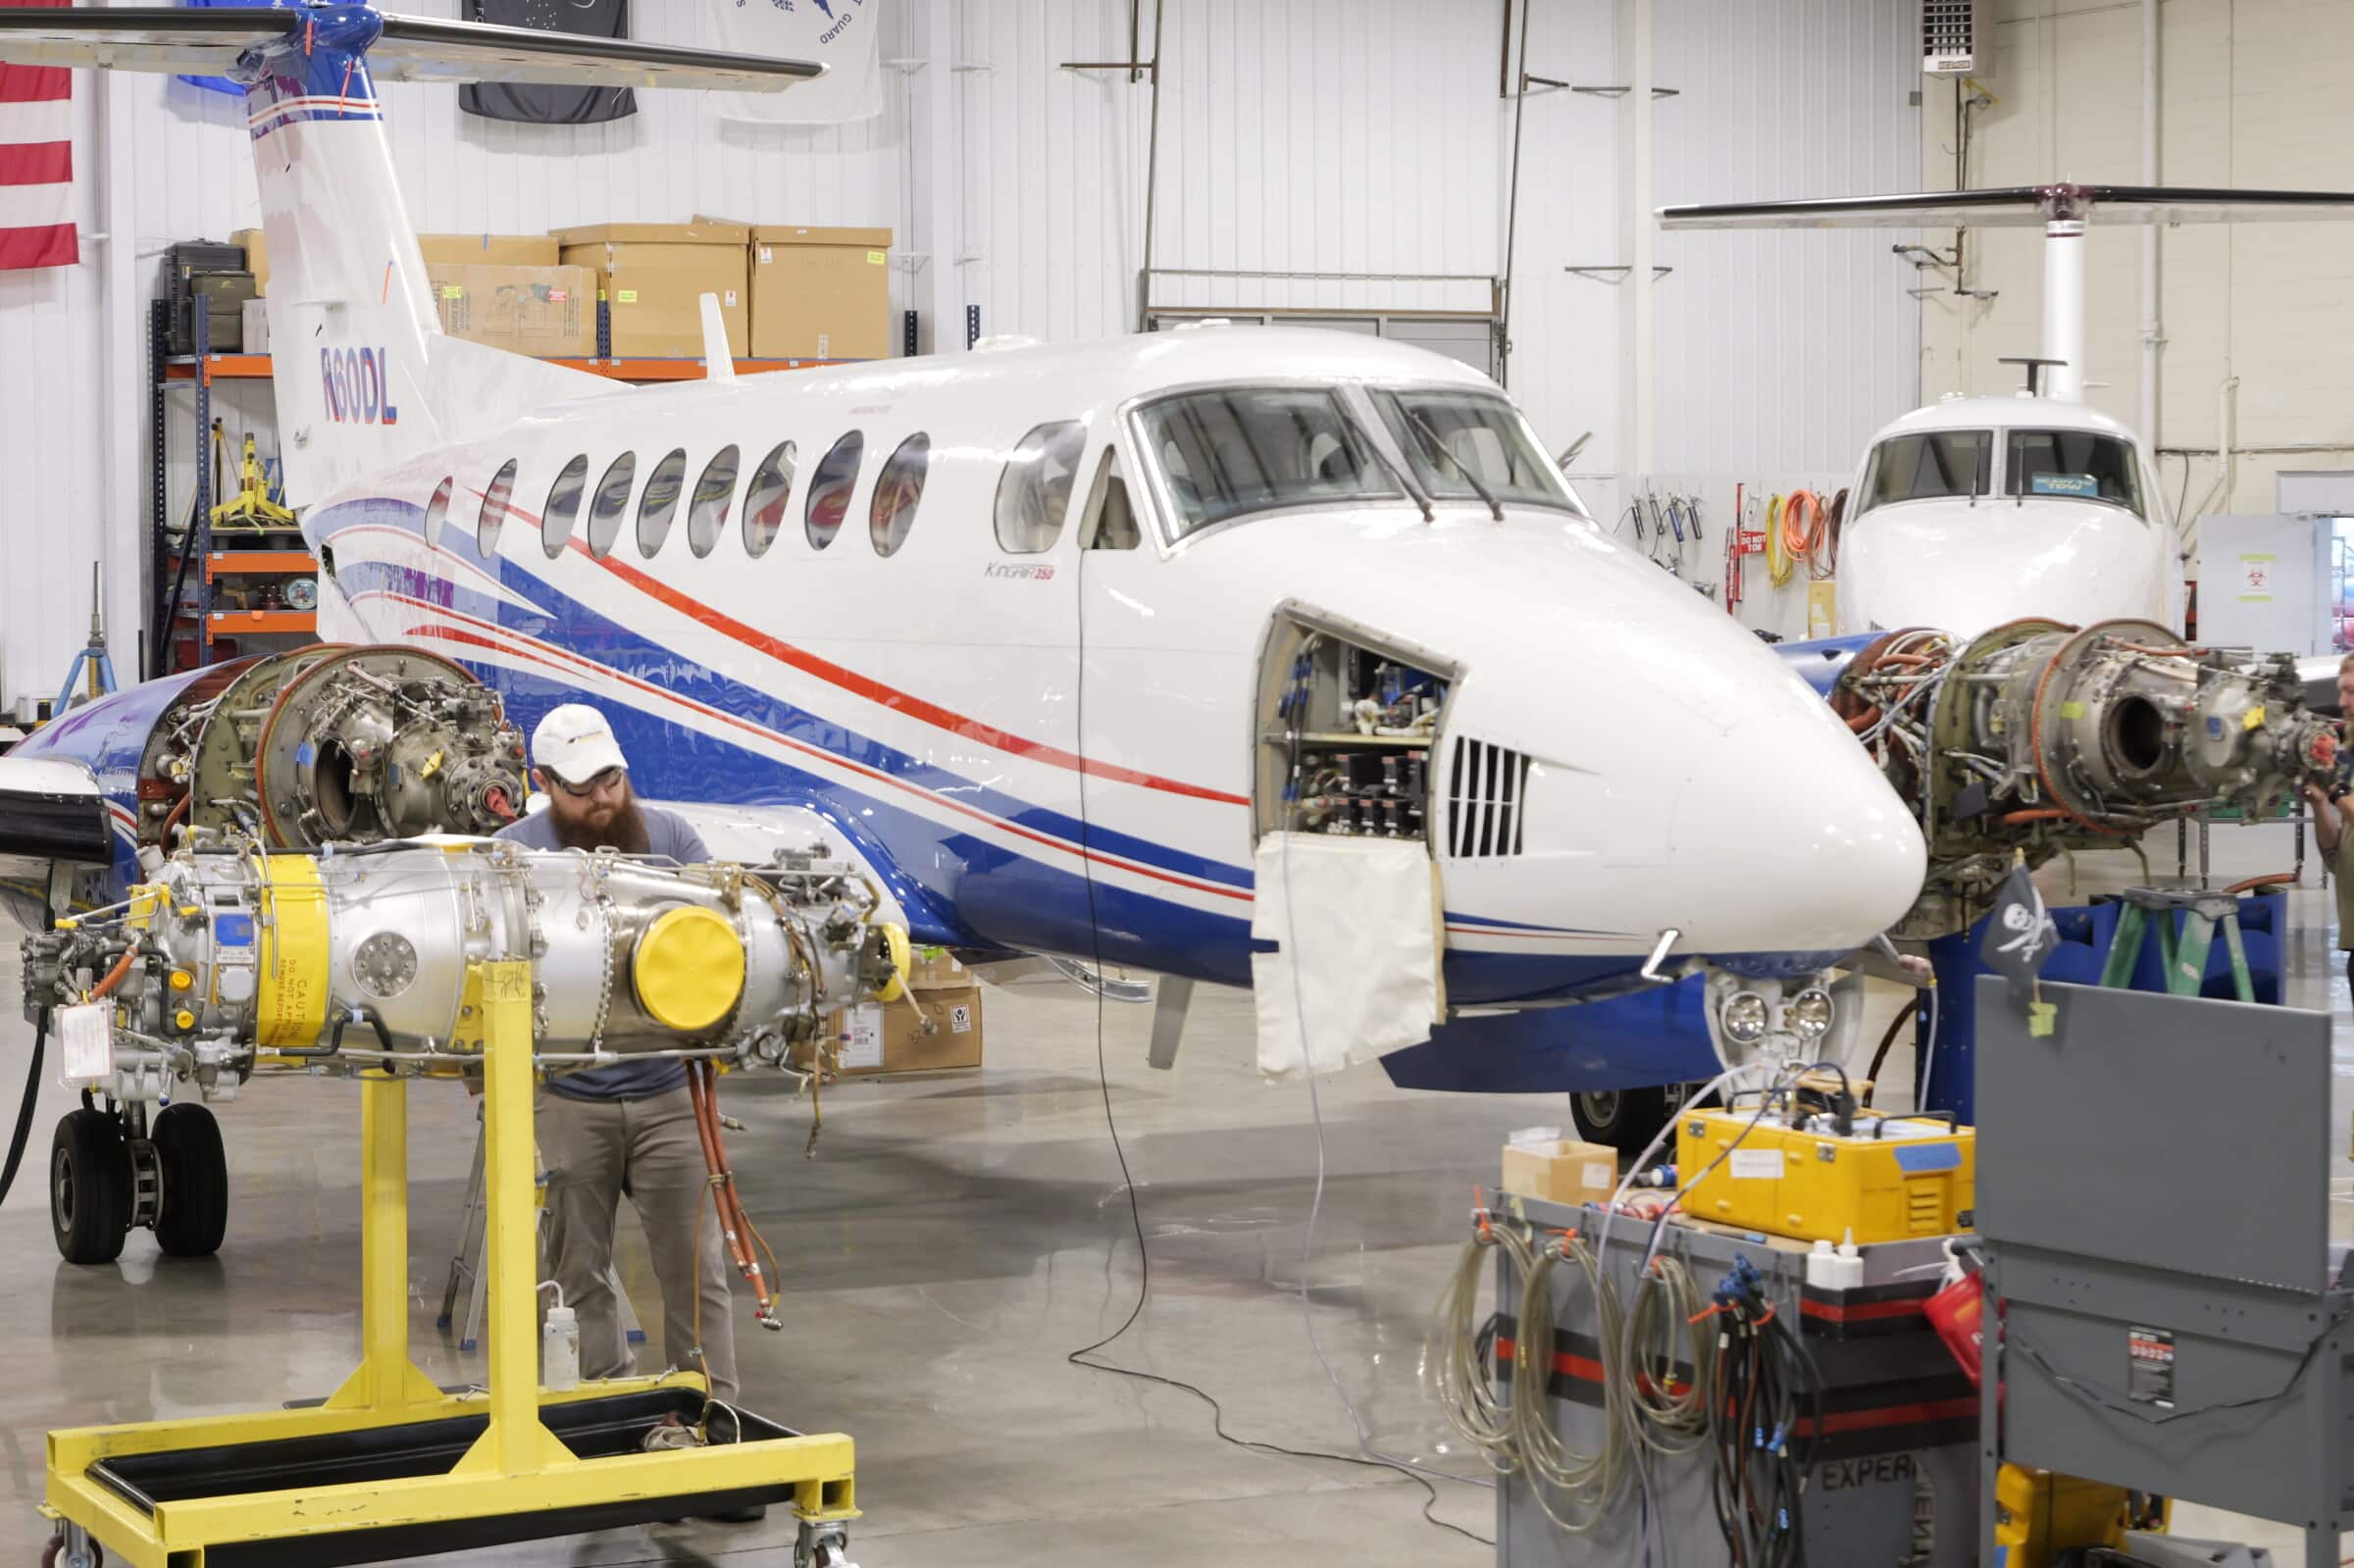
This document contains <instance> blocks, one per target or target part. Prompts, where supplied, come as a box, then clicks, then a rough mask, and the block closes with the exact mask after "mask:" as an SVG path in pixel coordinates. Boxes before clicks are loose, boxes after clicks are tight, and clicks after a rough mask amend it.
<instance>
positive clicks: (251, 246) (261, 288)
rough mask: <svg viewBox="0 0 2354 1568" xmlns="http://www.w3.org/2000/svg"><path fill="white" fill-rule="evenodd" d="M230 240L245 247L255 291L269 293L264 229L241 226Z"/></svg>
mask: <svg viewBox="0 0 2354 1568" xmlns="http://www.w3.org/2000/svg"><path fill="white" fill-rule="evenodd" d="M229 242H230V244H232V245H242V246H243V247H244V248H245V270H246V271H247V272H249V273H251V274H253V291H254V292H255V293H256V294H267V293H269V292H270V245H269V241H268V240H267V239H265V238H264V237H263V235H262V231H261V230H260V229H258V228H240V229H238V230H237V231H236V232H235V233H233V234H231V235H230V236H229ZM256 352H259V350H256Z"/></svg>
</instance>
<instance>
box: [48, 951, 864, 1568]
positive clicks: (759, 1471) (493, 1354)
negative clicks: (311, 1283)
mask: <svg viewBox="0 0 2354 1568" xmlns="http://www.w3.org/2000/svg"><path fill="white" fill-rule="evenodd" d="M473 967H474V969H475V971H476V973H475V975H474V976H473V977H472V978H473V979H474V980H476V981H478V982H479V983H480V988H479V992H478V994H479V995H480V996H481V997H482V998H483V1006H484V1012H485V1018H484V1026H485V1028H484V1056H485V1064H484V1077H485V1081H486V1082H485V1103H484V1119H483V1125H484V1141H485V1163H486V1170H485V1183H486V1205H487V1216H488V1218H487V1235H486V1240H485V1244H484V1252H485V1258H486V1268H487V1270H488V1324H487V1330H486V1339H487V1340H488V1343H489V1362H490V1367H489V1379H488V1383H487V1391H467V1392H463V1393H455V1394H450V1393H444V1392H442V1391H440V1390H439V1389H438V1388H436V1387H435V1385H434V1383H433V1382H432V1380H431V1379H429V1378H427V1377H426V1375H425V1374H424V1373H423V1372H422V1371H420V1370H418V1368H417V1366H416V1364H415V1363H414V1362H413V1361H411V1360H410V1359H409V1300H408V1262H409V1251H408V1086H407V1084H406V1083H405V1082H404V1081H403V1080H401V1079H399V1078H395V1077H392V1076H389V1075H388V1074H385V1073H383V1072H378V1071H370V1072H368V1073H367V1074H366V1075H364V1076H363V1078H362V1079H361V1091H360V1092H361V1100H360V1125H361V1162H362V1167H363V1169H362V1175H361V1201H362V1204H363V1210H362V1220H361V1236H362V1254H363V1262H362V1270H361V1274H362V1280H361V1294H362V1303H363V1305H362V1343H363V1350H362V1355H361V1359H360V1365H359V1367H358V1369H357V1370H355V1371H354V1372H353V1373H352V1374H351V1376H350V1377H349V1378H348V1379H347V1380H345V1382H344V1384H343V1386H342V1387H341V1388H339V1389H337V1390H336V1391H334V1393H333V1395H331V1396H330V1397H329V1398H328V1399H327V1401H326V1402H325V1403H324V1404H321V1405H319V1406H316V1407H313V1408H307V1409H293V1410H271V1411H261V1412H255V1413H252V1414H246V1415H233V1416H217V1417H204V1418H199V1419H195V1420H186V1421H156V1422H147V1423H142V1424H139V1425H134V1426H120V1427H81V1428H76V1429H73V1430H69V1431H62V1432H52V1433H50V1434H49V1440H48V1441H49V1464H48V1470H49V1474H48V1488H47V1493H46V1501H45V1503H44V1505H43V1507H42V1509H41V1512H42V1513H43V1514H44V1515H45V1516H47V1517H48V1518H50V1519H52V1520H54V1521H56V1522H58V1524H59V1525H60V1528H61V1531H62V1533H63V1535H64V1538H65V1543H66V1550H65V1551H64V1552H62V1553H61V1554H60V1558H59V1562H60V1565H61V1568H64V1565H67V1564H71V1563H73V1562H74V1560H75V1554H76V1552H77V1551H78V1550H79V1549H80V1548H81V1546H82V1544H83V1543H84V1542H85V1541H86V1540H89V1539H94V1540H95V1541H96V1542H97V1543H99V1544H100V1545H102V1546H103V1547H104V1548H105V1550H106V1554H107V1558H108V1560H109V1561H110V1562H124V1563H128V1564H131V1565H133V1568H207V1565H208V1564H209V1565H210V1568H234V1565H235V1564H238V1563H268V1564H297V1563H308V1564H333V1563H352V1562H367V1561H374V1560H379V1559H381V1558H384V1557H392V1556H401V1555H408V1554H411V1553H417V1552H426V1551H434V1550H446V1549H453V1548H455V1547H458V1546H464V1545H476V1546H479V1545H486V1544H490V1543H496V1542H511V1541H524V1540H535V1539H542V1538H545V1537H548V1536H558V1535H569V1534H574V1533H577V1532H580V1531H583V1530H588V1529H598V1528H606V1527H609V1526H613V1525H618V1524H624V1523H633V1522H639V1521H642V1520H645V1519H652V1518H663V1517H677V1516H679V1515H682V1514H686V1513H691V1512H707V1511H712V1510H713V1508H714V1507H732V1506H740V1505H742V1503H743V1502H746V1501H757V1500H764V1499H767V1498H774V1499H776V1500H778V1501H788V1502H790V1503H791V1505H792V1506H793V1510H794V1512H795V1513H796V1514H797V1515H798V1517H799V1520H800V1542H799V1546H798V1549H797V1551H796V1559H798V1560H801V1561H804V1562H806V1561H809V1560H811V1559H813V1558H818V1557H824V1558H827V1559H839V1557H840V1555H841V1551H842V1546H843V1541H844V1534H845V1530H844V1527H845V1525H846V1522H847V1521H848V1520H850V1519H853V1518H856V1517H857V1512H858V1511H857V1509H856V1507H855V1506H854V1504H853V1495H854V1492H853V1487H852V1481H851V1468H852V1466H851V1461H852V1451H851V1444H850V1440H849V1439H848V1438H846V1437H844V1436H841V1435H838V1434H827V1435H823V1436H813V1437H802V1436H792V1435H787V1436H780V1437H772V1438H762V1439H758V1440H753V1439H751V1438H749V1437H748V1435H747V1438H746V1441H743V1442H733V1443H716V1442H715V1443H712V1444H709V1445H706V1446H697V1447H691V1448H672V1449H664V1450H660V1451H656V1452H650V1453H649V1452H643V1451H629V1452H621V1453H610V1454H605V1455H600V1456H596V1457H589V1458H582V1457H579V1456H577V1455H576V1454H575V1453H574V1452H573V1451H572V1449H571V1448H569V1447H567V1446H566V1445H565V1443H564V1442H562V1441H561V1440H560V1439H559V1438H558V1437H557V1436H556V1433H555V1432H553V1431H551V1430H550V1428H549V1424H548V1422H547V1421H544V1420H542V1415H543V1414H544V1413H552V1414H553V1415H554V1416H555V1420H556V1425H558V1426H565V1425H566V1422H565V1421H564V1419H563V1416H564V1412H565V1410H566V1409H567V1408H568V1407H579V1408H576V1409H575V1414H586V1413H587V1409H588V1406H589V1404H590V1402H592V1401H598V1400H607V1401H610V1400H615V1399H616V1398H619V1399H621V1400H623V1401H625V1402H626V1401H627V1399H628V1397H629V1396H630V1395H633V1394H647V1393H653V1394H657V1395H658V1394H659V1393H660V1391H680V1392H681V1393H683V1394H685V1395H687V1396H688V1398H689V1400H699V1398H700V1396H701V1395H702V1393H703V1391H704V1383H703V1379H702V1376H701V1375H700V1374H699V1373H695V1372H674V1373H671V1374H669V1375H668V1376H665V1377H659V1378H633V1379H626V1380H614V1381H611V1382H603V1383H585V1384H583V1385H582V1386H581V1387H580V1388H579V1389H577V1390H570V1391H564V1392H561V1393H556V1392H549V1391H544V1390H541V1389H540V1388H539V1387H538V1355H537V1342H536V1341H537V1338H538V1334H537V1319H538V1313H537V1299H536V1297H537V1283H538V1282H537V1258H536V1251H535V1243H536V1241H537V1197H536V1195H535V1191H534V1177H535V1165H534V1145H533V1138H532V1093H533V1084H534V1077H533V1071H532V1061H531V1046H532V1013H531V1005H532V1004H531V994H532V968H531V965H530V964H528V963H525V962H521V961H500V962H491V963H482V964H478V965H475V966H473ZM474 988H475V987H473V986H470V987H469V989H470V990H471V989H474ZM453 1418H455V1419H456V1420H457V1421H459V1422H472V1423H474V1424H475V1425H477V1426H479V1427H480V1432H479V1436H476V1437H475V1438H474V1439H473V1441H472V1442H471V1445H469V1446H467V1447H465V1449H464V1452H463V1454H462V1456H461V1457H459V1458H457V1460H456V1462H455V1463H454V1464H451V1465H450V1466H449V1467H448V1468H447V1470H446V1471H445V1472H444V1473H438V1474H423V1475H416V1474H411V1475H401V1476H397V1477H391V1478H380V1479H371V1480H363V1481H357V1482H346V1483H343V1484H332V1485H318V1486H303V1487H297V1488H289V1489H287V1490H281V1491H252V1492H235V1493H232V1494H226V1495H205V1496H182V1497H179V1498H178V1499H175V1500H148V1499H146V1498H144V1497H143V1496H141V1495H140V1493H139V1492H138V1490H137V1489H136V1488H135V1487H127V1486H126V1485H124V1484H123V1482H122V1480H121V1478H120V1476H119V1475H115V1474H112V1473H110V1472H108V1470H107V1466H108V1465H109V1463H110V1461H118V1460H127V1459H135V1458H137V1457H138V1456H148V1455H162V1456H173V1455H183V1456H187V1455H199V1454H201V1455H202V1456H203V1459H202V1460H200V1461H199V1462H200V1463H202V1462H209V1461H210V1460H211V1459H213V1458H214V1457H215V1456H221V1457H224V1458H226V1459H228V1460H230V1466H229V1467H230V1468H234V1461H235V1459H236V1455H235V1453H234V1450H235V1449H237V1448H239V1447H240V1446H242V1445H248V1444H256V1443H271V1442H282V1441H285V1440H307V1441H306V1442H303V1443H302V1448H301V1451H303V1452H304V1453H306V1454H315V1453H324V1454H325V1455H327V1456H328V1462H327V1464H326V1465H325V1466H324V1467H323V1468H325V1469H327V1470H328V1471H329V1472H330V1473H332V1471H333V1466H334V1462H335V1454H336V1444H337V1442H338V1441H341V1442H347V1443H350V1444H352V1445H353V1446H354V1448H355V1450H356V1449H358V1448H361V1447H364V1446H365V1445H366V1443H367V1442H368V1441H369V1435H371V1434H375V1435H378V1438H379V1441H380V1442H381V1441H382V1440H383V1438H384V1435H386V1434H387V1433H391V1436H392V1437H393V1439H394V1441H397V1437H398V1435H397V1433H392V1432H391V1429H399V1428H417V1427H421V1426H423V1425H424V1424H426V1423H432V1422H443V1423H448V1422H450V1421H452V1419H453ZM763 1425H764V1426H765V1424H763ZM439 1430H440V1431H441V1432H443V1433H446V1432H448V1431H450V1430H453V1429H452V1428H450V1427H448V1426H444V1427H443V1428H441V1429H439ZM454 1430H459V1431H461V1432H462V1431H463V1430H464V1428H463V1427H459V1428H456V1429H454ZM768 1430H782V1429H774V1428H771V1429H768ZM223 1450H230V1453H228V1454H226V1455H224V1454H223V1453H222V1451H223ZM247 1452H248V1453H249V1454H250V1453H251V1452H252V1450H250V1449H248V1450H247ZM826 1548H831V1549H830V1550H828V1549H826Z"/></svg>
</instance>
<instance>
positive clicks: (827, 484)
mask: <svg viewBox="0 0 2354 1568" xmlns="http://www.w3.org/2000/svg"><path fill="white" fill-rule="evenodd" d="M865 455H866V437H865V436H864V435H862V434H860V433H859V432H858V431H856V430H852V431H850V433H849V434H847V435H845V436H844V437H843V438H842V439H841V440H839V441H836V442H835V443H834V449H833V450H832V451H830V452H828V453H827V454H826V455H825V458H824V460H823V461H821V462H820V463H819V464H818V465H817V473H816V475H815V476H814V477H813V478H812V479H811V480H810V481H809V499H808V502H807V503H806V507H805V510H804V511H803V512H802V514H801V530H802V531H803V532H805V533H807V534H808V535H809V547H810V548H811V549H813V550H822V549H824V548H825V547H826V546H827V545H829V544H832V543H833V542H834V535H835V534H837V533H840V532H841V531H842V520H843V519H844V518H845V517H848V516H849V515H850V491H851V490H852V489H854V488H856V486H857V483H858V462H859V459H860V458H862V457H864V456H865Z"/></svg>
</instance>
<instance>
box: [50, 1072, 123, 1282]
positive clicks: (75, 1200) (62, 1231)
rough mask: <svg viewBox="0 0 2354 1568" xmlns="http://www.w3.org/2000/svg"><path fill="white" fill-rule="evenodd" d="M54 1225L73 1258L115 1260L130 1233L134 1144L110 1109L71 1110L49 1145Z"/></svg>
mask: <svg viewBox="0 0 2354 1568" xmlns="http://www.w3.org/2000/svg"><path fill="white" fill-rule="evenodd" d="M49 1230H50V1233H51V1234H52V1235H53V1236H54V1237H55V1238H56V1239H57V1251H58V1255H59V1256H60V1257H62V1258H64V1259H65V1260H66V1261H67V1262H68V1263H112V1262H113V1261H114V1260H115V1259H116V1258H118V1257H120V1256H121V1255H122V1253H123V1238H124V1237H126V1236H128V1234H129V1233H130V1150H129V1149H128V1148H127V1147H125V1145H124V1142H123V1129H122V1126H121V1124H119V1123H118V1122H117V1121H116V1120H115V1118H114V1117H112V1116H110V1115H108V1114H107V1113H106V1112H104V1111H98V1110H91V1109H89V1108H88V1107H86V1106H85V1107H83V1108H82V1109H80V1110H77V1111H69V1112H68V1113H67V1114H66V1115H65V1116H64V1117H63V1118H62V1119H60V1120H59V1122H58V1124H57V1136H56V1137H55V1138H53V1139H52V1140H51V1141H50V1145H49Z"/></svg>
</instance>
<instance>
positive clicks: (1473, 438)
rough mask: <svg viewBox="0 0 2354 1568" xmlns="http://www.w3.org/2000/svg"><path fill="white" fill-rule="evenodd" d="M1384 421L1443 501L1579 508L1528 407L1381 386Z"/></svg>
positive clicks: (1378, 400) (1377, 397)
mask: <svg viewBox="0 0 2354 1568" xmlns="http://www.w3.org/2000/svg"><path fill="white" fill-rule="evenodd" d="M1373 404H1374V406H1375V407H1376V408H1378V409H1380V410H1381V418H1382V423H1384V424H1385V425H1387V426H1389V428H1390V435H1391V436H1392V438H1394V439H1395V440H1396V441H1397V442H1398V449H1399V450H1400V451H1402V452H1404V453H1405V454H1406V460H1407V463H1408V464H1410V465H1411V466H1412V468H1413V471H1414V482H1415V483H1417V484H1419V485H1421V486H1422V489H1423V492H1424V493H1425V494H1427V495H1429V496H1431V497H1433V498H1434V499H1438V500H1466V501H1478V502H1480V503H1481V504H1482V505H1485V504H1486V500H1487V497H1486V496H1483V495H1481V494H1480V491H1481V490H1483V489H1484V490H1486V491H1487V493H1488V495H1492V496H1494V497H1495V498H1496V499H1497V500H1499V501H1525V502H1530V503H1533V504H1534V505H1537V506H1551V507H1560V508H1562V509H1565V510H1569V511H1575V510H1576V509H1577V503H1576V502H1575V501H1573V500H1571V499H1570V498H1569V496H1568V494H1567V492H1566V491H1564V490H1563V489H1562V488H1561V481H1559V480H1557V479H1555V478H1554V474H1553V468H1552V465H1550V464H1548V463H1547V462H1546V461H1545V456H1544V454H1543V453H1542V452H1540V451H1539V450H1538V449H1537V443H1536V442H1535V441H1534V440H1533V439H1531V438H1530V436H1529V433H1528V423H1527V421H1525V420H1523V419H1522V418H1521V417H1520V411H1519V410H1518V409H1515V408H1514V407H1512V405H1511V404H1510V403H1508V402H1506V401H1505V400H1504V399H1503V398H1501V397H1488V396H1484V395H1482V394H1480V393H1477V392H1435V391H1417V390H1411V389H1409V390H1406V391H1396V392H1376V393H1374V394H1373Z"/></svg>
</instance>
